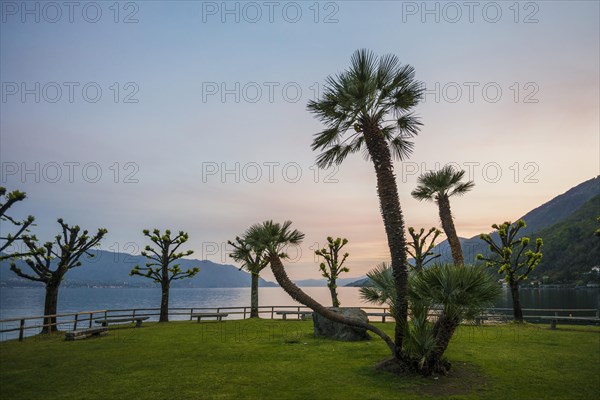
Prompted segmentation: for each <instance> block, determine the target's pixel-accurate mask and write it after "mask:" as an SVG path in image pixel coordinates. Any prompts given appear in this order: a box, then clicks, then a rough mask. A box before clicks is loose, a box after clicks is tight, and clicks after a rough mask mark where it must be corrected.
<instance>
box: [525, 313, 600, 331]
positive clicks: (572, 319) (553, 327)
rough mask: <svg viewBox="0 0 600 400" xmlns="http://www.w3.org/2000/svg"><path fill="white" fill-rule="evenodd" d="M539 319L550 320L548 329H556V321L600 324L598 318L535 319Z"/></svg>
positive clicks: (556, 317) (555, 317) (557, 317)
mask: <svg viewBox="0 0 600 400" xmlns="http://www.w3.org/2000/svg"><path fill="white" fill-rule="evenodd" d="M535 318H539V319H547V320H550V329H556V324H557V323H558V321H576V322H594V323H596V324H598V323H600V318H598V317H559V316H554V317H535Z"/></svg>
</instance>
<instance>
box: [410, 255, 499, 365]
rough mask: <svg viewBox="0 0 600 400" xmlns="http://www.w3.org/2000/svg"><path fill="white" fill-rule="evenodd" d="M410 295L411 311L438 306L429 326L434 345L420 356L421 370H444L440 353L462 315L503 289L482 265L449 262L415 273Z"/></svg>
mask: <svg viewBox="0 0 600 400" xmlns="http://www.w3.org/2000/svg"><path fill="white" fill-rule="evenodd" d="M408 286H409V299H410V303H411V309H412V310H413V312H414V311H415V308H421V310H425V311H426V313H429V310H431V309H432V308H434V307H436V308H438V307H441V314H440V315H439V316H438V319H437V321H436V322H435V324H434V325H433V328H432V329H431V331H430V332H431V336H432V337H433V340H434V342H435V346H433V347H431V348H429V349H428V351H427V353H426V354H423V355H422V356H423V358H422V359H421V360H420V363H421V367H420V372H421V373H422V374H424V375H430V374H432V373H434V372H440V373H445V372H447V371H448V369H449V363H447V362H445V361H444V360H443V358H442V357H443V355H444V352H445V351H446V349H447V348H448V344H449V343H450V339H452V336H453V335H454V332H455V331H456V328H457V327H458V325H459V324H460V322H461V321H462V320H463V319H472V318H474V317H475V316H477V315H478V314H479V313H481V311H482V310H483V309H484V308H485V307H489V306H491V305H492V304H493V302H494V300H496V299H497V298H498V296H499V295H500V294H501V292H502V290H501V288H500V286H499V285H498V284H497V283H496V282H495V279H494V278H493V277H492V276H491V275H490V274H488V273H486V271H485V270H484V269H483V268H480V267H476V266H472V265H467V266H456V265H452V264H443V265H435V266H434V267H432V268H427V269H423V270H421V271H419V272H417V273H414V274H412V275H411V277H410V282H409V285H408Z"/></svg>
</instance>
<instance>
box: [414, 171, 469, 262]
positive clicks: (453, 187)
mask: <svg viewBox="0 0 600 400" xmlns="http://www.w3.org/2000/svg"><path fill="white" fill-rule="evenodd" d="M464 176H465V171H464V170H460V171H457V170H455V169H454V168H453V167H452V166H451V165H446V166H444V167H443V168H442V169H440V170H439V171H430V172H426V173H424V174H422V175H421V176H419V178H418V179H417V183H418V186H417V188H416V189H415V190H413V191H412V193H411V195H412V196H413V197H414V198H415V199H417V200H429V201H435V202H436V203H437V205H438V208H439V214H440V220H441V222H442V229H444V232H445V233H446V236H447V237H448V243H449V244H450V251H451V252H452V259H453V260H454V264H456V265H463V264H464V263H465V259H464V257H463V252H462V249H461V247H460V241H459V240H458V235H457V234H456V228H455V227H454V221H453V219H452V211H451V210H450V197H451V196H454V195H457V196H462V195H463V194H465V193H467V192H468V191H470V190H471V189H473V187H474V186H475V183H474V182H473V181H468V182H461V180H462V178H463V177H464Z"/></svg>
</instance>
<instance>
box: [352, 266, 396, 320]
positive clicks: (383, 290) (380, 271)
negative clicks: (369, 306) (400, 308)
mask: <svg viewBox="0 0 600 400" xmlns="http://www.w3.org/2000/svg"><path fill="white" fill-rule="evenodd" d="M367 278H369V282H370V284H369V286H363V287H361V288H360V290H359V292H360V297H361V298H362V299H363V300H366V301H368V302H370V303H375V304H378V305H382V304H387V305H388V306H389V307H390V311H391V312H392V314H394V310H395V308H396V307H395V306H394V302H395V300H396V297H397V296H396V290H395V286H394V274H393V272H392V268H390V265H389V264H388V263H385V262H383V263H381V264H378V265H377V266H376V267H375V268H374V269H372V270H371V271H369V272H367Z"/></svg>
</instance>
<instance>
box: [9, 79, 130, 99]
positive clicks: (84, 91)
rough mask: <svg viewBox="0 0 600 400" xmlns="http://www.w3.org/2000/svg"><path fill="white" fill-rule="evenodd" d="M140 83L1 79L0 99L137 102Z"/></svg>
mask: <svg viewBox="0 0 600 400" xmlns="http://www.w3.org/2000/svg"><path fill="white" fill-rule="evenodd" d="M139 91H140V87H139V85H138V84H137V83H135V82H125V83H119V82H113V83H111V84H110V85H105V86H103V85H101V84H100V83H98V82H14V81H7V82H2V103H10V102H20V103H59V102H60V103H75V102H81V101H83V102H85V103H98V102H99V101H101V100H102V96H103V95H104V96H105V99H108V100H109V101H111V100H112V101H113V102H114V103H139V101H140V100H139V99H138V98H137V94H138V92H139Z"/></svg>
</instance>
